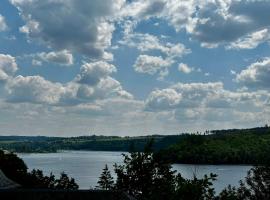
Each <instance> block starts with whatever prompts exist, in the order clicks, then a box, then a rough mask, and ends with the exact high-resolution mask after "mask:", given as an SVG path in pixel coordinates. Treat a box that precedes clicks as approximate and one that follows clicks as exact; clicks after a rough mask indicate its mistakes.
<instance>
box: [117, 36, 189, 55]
mask: <svg viewBox="0 0 270 200" xmlns="http://www.w3.org/2000/svg"><path fill="white" fill-rule="evenodd" d="M119 43H120V44H124V45H127V46H129V47H134V48H137V49H138V50H139V51H141V52H149V51H160V52H161V53H163V54H164V55H166V56H167V57H170V58H180V57H183V56H184V55H187V54H189V53H191V50H190V49H188V48H186V47H185V45H183V44H182V43H176V44H173V43H170V42H164V41H160V39H159V38H158V37H157V36H155V35H151V34H148V33H145V34H143V33H133V32H131V33H130V32H128V33H127V34H126V35H125V38H124V40H121V41H119Z"/></svg>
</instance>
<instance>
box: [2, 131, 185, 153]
mask: <svg viewBox="0 0 270 200" xmlns="http://www.w3.org/2000/svg"><path fill="white" fill-rule="evenodd" d="M181 137H182V136H181V135H170V136H160V135H152V136H140V137H118V136H96V135H92V136H80V137H70V138H68V137H63V138H60V137H40V136H38V137H27V136H0V149H5V150H9V151H13V152H24V153H46V152H56V151H57V150H93V151H142V150H143V148H144V146H145V145H146V143H147V142H148V141H149V140H150V139H154V140H155V144H154V146H153V149H154V150H155V151H158V150H160V149H164V148H167V147H169V146H170V145H172V144H174V143H175V142H177V141H179V140H180V139H181Z"/></svg>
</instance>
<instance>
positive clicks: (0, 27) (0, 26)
mask: <svg viewBox="0 0 270 200" xmlns="http://www.w3.org/2000/svg"><path fill="white" fill-rule="evenodd" d="M7 29H8V26H7V24H6V20H5V18H4V17H3V15H1V14H0V32H1V31H6V30H7Z"/></svg>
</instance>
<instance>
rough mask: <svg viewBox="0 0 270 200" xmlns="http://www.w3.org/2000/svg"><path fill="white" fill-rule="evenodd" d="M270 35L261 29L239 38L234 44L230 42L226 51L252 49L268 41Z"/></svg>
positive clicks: (267, 31) (266, 30)
mask: <svg viewBox="0 0 270 200" xmlns="http://www.w3.org/2000/svg"><path fill="white" fill-rule="evenodd" d="M269 39H270V34H269V30H268V29H262V30H260V31H256V32H253V33H250V34H248V35H247V36H244V37H241V38H239V39H238V40H236V41H235V42H232V43H231V44H230V45H229V46H227V49H254V48H256V47H257V46H258V45H259V44H261V43H263V42H265V41H268V40H269Z"/></svg>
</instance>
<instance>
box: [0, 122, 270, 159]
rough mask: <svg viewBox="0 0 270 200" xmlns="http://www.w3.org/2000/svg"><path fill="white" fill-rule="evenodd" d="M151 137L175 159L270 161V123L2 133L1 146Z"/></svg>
mask: <svg viewBox="0 0 270 200" xmlns="http://www.w3.org/2000/svg"><path fill="white" fill-rule="evenodd" d="M151 139H154V145H153V150H154V151H155V153H156V155H157V156H159V158H160V159H164V160H167V161H169V162H172V163H200V164H262V163H270V128H269V127H258V128H252V129H230V130H213V131H206V132H205V133H204V134H181V135H168V136H164V135H151V136H138V137H118V136H96V135H92V136H80V137H44V136H36V137H34V136H33V137H32V136H31V137H29V136H0V149H5V150H9V151H15V152H32V153H34V152H36V153H37V152H42V153H44V152H56V151H57V150H94V151H130V150H133V151H143V149H144V146H145V145H146V144H147V143H148V142H149V141H150V140H151Z"/></svg>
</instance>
